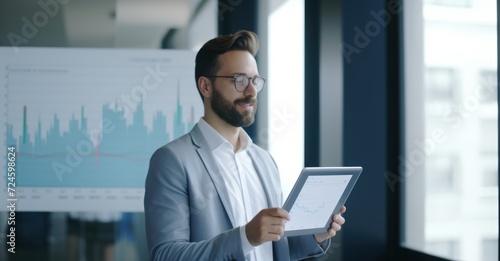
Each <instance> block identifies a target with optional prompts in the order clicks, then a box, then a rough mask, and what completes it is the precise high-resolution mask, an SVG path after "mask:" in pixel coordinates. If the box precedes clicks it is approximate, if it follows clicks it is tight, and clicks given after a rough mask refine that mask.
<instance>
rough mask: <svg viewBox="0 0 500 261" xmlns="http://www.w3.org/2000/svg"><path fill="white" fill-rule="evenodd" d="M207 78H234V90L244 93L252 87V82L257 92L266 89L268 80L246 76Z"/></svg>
mask: <svg viewBox="0 0 500 261" xmlns="http://www.w3.org/2000/svg"><path fill="white" fill-rule="evenodd" d="M205 77H214V78H233V79H234V88H235V89H236V90H237V91H239V92H244V91H246V90H247V89H248V86H250V80H252V84H253V86H254V88H255V91H256V92H260V91H262V88H264V84H266V79H264V78H262V77H260V76H255V77H253V78H252V77H248V76H246V75H234V76H205Z"/></svg>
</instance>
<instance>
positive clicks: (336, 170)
mask: <svg viewBox="0 0 500 261" xmlns="http://www.w3.org/2000/svg"><path fill="white" fill-rule="evenodd" d="M362 171H363V168H362V167H358V166H356V167H305V168H304V169H302V172H301V173H300V175H299V177H298V179H297V181H296V182H295V185H294V186H293V188H292V190H291V192H290V194H289V195H288V197H287V199H286V201H285V204H284V205H283V209H285V210H286V211H288V212H290V210H291V209H292V206H293V205H294V203H295V201H296V199H297V197H298V195H299V193H300V191H301V190H302V187H303V186H304V184H305V182H306V180H307V178H308V177H309V176H325V175H352V178H351V179H350V180H349V184H347V187H346V188H345V190H344V192H343V193H342V196H341V197H340V199H339V201H338V202H337V204H336V205H335V208H334V209H333V210H332V214H331V215H330V217H329V218H328V220H325V225H324V226H323V227H320V228H307V229H299V230H292V231H287V230H286V225H285V233H284V235H283V236H285V237H289V236H299V235H310V234H319V233H326V232H327V231H328V228H329V227H330V226H331V223H332V216H333V215H334V214H336V213H339V212H340V209H341V208H342V206H343V205H344V204H345V202H346V200H347V198H348V197H349V194H350V193H351V191H352V188H353V187H354V185H355V184H356V181H357V180H358V178H359V175H360V174H361V172H362ZM291 218H293V217H291Z"/></svg>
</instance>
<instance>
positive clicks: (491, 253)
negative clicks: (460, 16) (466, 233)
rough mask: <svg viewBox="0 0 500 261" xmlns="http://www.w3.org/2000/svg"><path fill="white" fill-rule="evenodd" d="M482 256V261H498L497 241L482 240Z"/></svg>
mask: <svg viewBox="0 0 500 261" xmlns="http://www.w3.org/2000/svg"><path fill="white" fill-rule="evenodd" d="M482 256H483V258H482V259H481V260H483V261H496V260H498V239H483V245H482Z"/></svg>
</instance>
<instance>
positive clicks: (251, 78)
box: [204, 74, 266, 92]
mask: <svg viewBox="0 0 500 261" xmlns="http://www.w3.org/2000/svg"><path fill="white" fill-rule="evenodd" d="M204 76H205V77H207V78H212V77H213V78H233V79H234V82H233V84H234V89H236V91H238V92H245V91H246V90H247V89H248V87H250V82H252V84H253V86H257V85H255V83H254V80H255V79H258V78H260V79H262V81H263V83H262V87H261V88H260V90H257V88H255V91H256V92H260V91H262V89H264V86H265V85H266V78H264V77H260V76H255V77H248V76H246V75H243V74H238V75H227V76H226V75H204ZM236 77H245V78H247V79H248V84H247V86H246V87H245V89H243V90H242V91H240V90H238V88H237V87H236Z"/></svg>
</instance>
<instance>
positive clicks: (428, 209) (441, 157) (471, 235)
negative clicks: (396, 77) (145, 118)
mask: <svg viewBox="0 0 500 261" xmlns="http://www.w3.org/2000/svg"><path fill="white" fill-rule="evenodd" d="M496 2H497V1H494V0H464V1H443V0H439V1H438V0H433V1H431V0H420V1H414V2H412V3H408V4H407V6H406V7H405V8H406V10H407V11H408V10H409V11H408V12H405V15H404V16H403V19H404V22H403V26H404V41H403V42H404V45H405V46H404V48H403V49H404V52H405V53H404V57H405V59H404V60H405V62H404V70H405V76H404V79H405V80H404V95H405V96H404V103H405V106H404V111H405V112H404V123H403V124H404V126H403V129H404V134H403V137H404V140H403V144H404V151H403V153H404V155H405V156H404V157H403V159H404V162H402V163H405V168H402V169H403V170H404V171H405V173H404V174H402V175H404V176H405V177H406V179H405V183H404V185H403V186H404V193H405V194H404V197H403V198H404V199H403V202H402V209H404V212H403V213H401V214H402V221H403V222H402V226H403V227H402V230H403V233H402V235H403V237H402V242H401V244H402V246H404V247H406V248H411V249H414V250H417V251H420V252H425V253H427V254H431V255H435V256H440V257H443V258H446V259H451V260H498V245H497V243H498V103H497V98H496V97H497V93H498V91H497V88H498V84H497V57H498V54H497V17H496V9H497V7H496ZM406 3H407V2H406V1H405V4H406ZM458 7H467V8H458ZM478 46H481V48H478ZM416 156H418V157H416ZM471 202H475V203H471ZM471 204H473V208H474V210H471ZM470 219H474V220H480V222H476V223H475V224H474V228H473V229H467V233H464V230H463V224H466V223H467V222H468V220H470ZM484 238H488V240H490V241H485V240H484Z"/></svg>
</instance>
